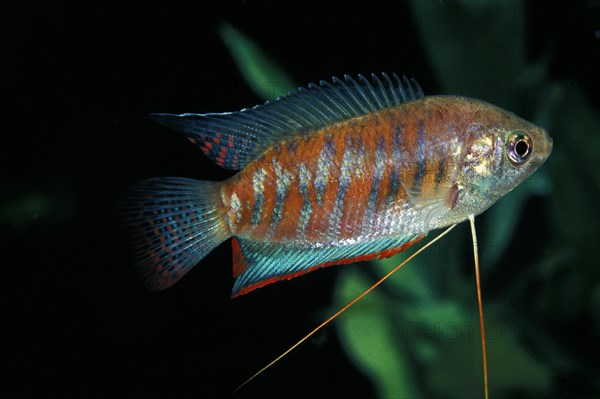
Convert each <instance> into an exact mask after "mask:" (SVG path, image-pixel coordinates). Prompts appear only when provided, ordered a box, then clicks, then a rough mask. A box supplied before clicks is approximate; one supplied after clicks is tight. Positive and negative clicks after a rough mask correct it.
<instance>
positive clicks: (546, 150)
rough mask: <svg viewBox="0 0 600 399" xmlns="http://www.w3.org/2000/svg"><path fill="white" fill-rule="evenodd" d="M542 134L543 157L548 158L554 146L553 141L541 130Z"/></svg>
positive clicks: (544, 130)
mask: <svg viewBox="0 0 600 399" xmlns="http://www.w3.org/2000/svg"><path fill="white" fill-rule="evenodd" d="M542 132H543V134H544V136H543V137H544V144H545V145H544V151H543V153H544V157H545V158H546V157H548V156H549V155H550V153H551V152H552V147H553V146H554V141H553V140H552V137H550V135H549V134H548V132H547V131H546V129H542Z"/></svg>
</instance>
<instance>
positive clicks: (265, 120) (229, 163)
mask: <svg viewBox="0 0 600 399" xmlns="http://www.w3.org/2000/svg"><path fill="white" fill-rule="evenodd" d="M392 78H393V79H392ZM392 78H390V77H389V76H388V75H386V74H382V75H381V78H380V77H378V76H376V75H372V79H371V81H369V80H368V79H367V78H365V77H363V76H359V79H358V81H355V80H354V79H352V78H350V77H348V76H345V77H344V79H337V78H333V80H332V82H331V83H328V82H324V81H322V82H320V83H319V85H309V86H308V88H306V89H299V90H298V91H297V92H295V93H291V94H289V95H288V96H286V97H283V98H281V99H278V100H276V101H274V102H267V103H265V104H264V105H262V106H257V107H254V108H251V109H244V110H241V111H239V112H229V113H222V114H203V115H200V114H181V115H172V114H154V115H152V118H153V119H155V120H157V121H158V122H160V123H163V124H165V125H167V126H170V127H172V128H174V129H176V130H178V131H179V132H181V133H183V134H184V135H185V136H186V137H187V138H188V139H189V140H190V141H191V142H192V143H194V144H195V145H197V146H198V147H199V148H200V149H201V150H202V152H203V153H204V154H205V155H206V156H207V157H209V158H210V159H212V160H213V161H214V162H215V163H217V164H218V165H219V166H222V167H224V168H228V169H233V170H239V173H238V174H236V175H234V176H233V177H232V178H230V179H228V180H226V181H224V182H206V181H204V182H203V181H196V180H192V179H184V178H158V179H151V180H149V181H147V182H145V183H143V184H141V185H140V186H139V187H137V188H135V189H133V190H132V192H131V194H130V195H129V197H128V198H126V199H125V200H124V201H123V207H124V210H125V211H126V214H127V218H126V220H127V223H128V226H129V227H130V229H131V230H132V233H133V234H132V236H133V241H134V248H135V249H136V256H137V268H138V269H139V270H140V271H141V272H142V276H143V278H144V280H145V282H146V284H147V285H148V287H149V288H151V289H154V290H161V289H164V288H167V287H169V286H171V285H172V284H174V283H175V282H176V281H177V280H179V279H180V278H181V277H182V276H183V275H185V274H186V273H187V272H188V271H189V270H190V269H191V268H192V267H193V266H194V265H195V264H197V263H198V262H199V261H200V260H201V259H202V258H203V257H204V256H206V255H207V254H208V253H209V252H210V251H211V250H212V249H214V248H215V247H217V246H218V245H220V244H221V243H222V242H223V241H225V240H227V239H229V238H232V248H233V260H234V265H233V274H234V277H235V278H236V280H235V283H234V287H233V290H232V296H237V295H241V294H245V293H247V292H250V291H252V290H253V289H256V288H259V287H262V286H264V285H267V284H269V283H272V282H274V281H278V280H282V279H289V278H292V277H295V276H299V275H301V274H304V273H307V272H310V271H312V270H315V269H318V268H320V267H324V266H329V265H333V264H342V263H349V262H354V261H358V260H365V259H372V258H374V257H386V256H391V255H393V254H394V253H397V252H399V251H402V250H404V249H405V248H407V247H409V246H410V245H412V244H413V243H415V242H416V241H418V240H419V239H421V238H423V237H424V236H425V235H426V234H427V233H428V232H429V231H430V230H433V229H437V228H443V227H447V226H449V225H451V224H455V223H460V222H462V221H465V220H467V218H469V217H470V216H474V215H478V214H479V213H481V212H483V211H484V210H486V209H487V208H489V207H490V206H491V205H492V204H493V203H494V202H495V201H496V200H498V199H499V198H500V197H501V196H503V195H504V194H506V193H508V192H509V191H510V190H512V189H513V188H514V187H516V186H517V185H518V184H519V183H520V182H522V181H523V180H524V179H525V178H526V177H527V176H529V175H530V174H531V173H533V171H535V169H536V168H537V167H539V166H540V165H541V164H542V163H543V162H544V161H545V160H546V158H547V157H548V156H549V154H550V151H551V150H552V139H551V138H550V137H549V136H548V134H547V133H546V132H545V131H544V130H543V129H541V128H539V127H537V126H535V125H533V124H531V123H529V122H527V121H525V120H523V119H521V118H519V117H518V116H516V115H514V114H512V113H510V112H507V111H504V110H502V109H500V108H498V107H495V106H493V105H491V104H488V103H485V102H483V101H479V100H474V99H468V98H464V97H456V96H430V97H425V96H424V95H423V93H422V91H421V89H420V88H419V87H418V85H417V83H416V82H415V81H414V80H413V81H409V80H408V79H406V78H404V80H401V79H400V78H399V77H398V76H396V75H393V76H392Z"/></svg>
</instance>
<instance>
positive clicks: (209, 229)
mask: <svg viewBox="0 0 600 399" xmlns="http://www.w3.org/2000/svg"><path fill="white" fill-rule="evenodd" d="M219 185H220V183H217V182H207V181H198V180H193V179H187V178H178V177H164V178H156V179H150V180H146V181H144V182H142V183H141V184H139V185H137V186H135V187H133V188H132V189H131V190H130V191H129V192H128V193H127V194H126V196H125V197H124V198H123V200H122V201H121V209H122V211H123V213H124V220H125V223H126V226H127V229H128V230H129V231H130V233H131V236H132V238H133V240H132V241H133V247H134V251H135V256H136V267H137V268H138V269H139V271H140V272H141V275H142V278H143V279H144V282H145V283H146V286H147V287H148V288H149V289H151V290H154V291H160V290H163V289H165V288H167V287H170V286H171V285H173V284H175V283H176V282H177V281H178V280H179V279H180V278H182V277H183V276H184V275H185V274H186V273H187V272H188V271H190V269H191V268H192V267H194V266H195V265H196V264H197V263H198V262H199V261H200V260H201V259H202V258H203V257H205V256H206V255H207V254H208V253H209V252H210V251H212V250H213V249H214V248H215V247H217V246H218V245H219V244H221V243H222V242H223V241H225V240H226V239H227V238H229V236H230V234H229V228H228V227H227V224H226V221H225V219H224V210H223V209H220V208H219V203H220V200H219V191H220V190H219Z"/></svg>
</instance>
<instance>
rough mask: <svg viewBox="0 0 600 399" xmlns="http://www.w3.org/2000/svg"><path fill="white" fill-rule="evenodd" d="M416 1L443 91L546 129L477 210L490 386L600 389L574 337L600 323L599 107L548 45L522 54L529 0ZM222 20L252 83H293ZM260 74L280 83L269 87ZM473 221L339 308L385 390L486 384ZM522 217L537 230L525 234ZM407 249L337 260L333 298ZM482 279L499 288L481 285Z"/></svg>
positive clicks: (496, 389) (475, 389) (345, 297)
mask: <svg viewBox="0 0 600 399" xmlns="http://www.w3.org/2000/svg"><path fill="white" fill-rule="evenodd" d="M411 10H412V17H413V19H414V21H415V23H416V26H417V28H418V30H419V33H420V40H421V42H422V44H423V46H424V47H425V50H426V53H427V55H428V57H429V61H430V63H431V65H432V67H433V70H434V71H435V73H436V77H437V79H438V82H439V84H440V86H441V91H442V93H446V94H459V95H466V96H470V97H476V98H480V99H483V100H486V101H489V102H491V103H494V104H497V105H499V106H501V107H503V108H505V109H509V110H511V111H513V112H515V113H517V114H518V115H520V116H522V117H524V118H526V119H528V120H531V121H532V122H534V123H536V124H538V125H540V126H543V127H545V128H546V129H547V130H548V131H549V132H550V135H551V136H552V137H553V138H554V152H553V154H552V155H551V156H550V159H549V161H548V162H547V164H546V165H544V166H543V167H542V168H541V169H540V170H539V171H537V172H536V173H535V174H534V175H533V176H532V177H530V178H529V179H528V180H526V181H525V182H523V183H522V184H521V185H520V186H519V187H517V188H516V189H515V190H514V191H513V192H511V193H510V194H509V195H507V196H505V197H504V198H502V199H501V200H499V201H498V203H497V204H495V205H494V206H493V207H492V208H491V209H490V210H488V211H487V212H486V213H485V215H484V216H483V217H480V218H479V222H477V224H478V227H479V230H480V232H479V240H480V242H479V245H480V255H481V264H482V278H483V281H482V283H483V290H484V293H483V295H484V309H485V312H486V326H487V333H488V367H489V378H490V396H491V397H506V396H509V395H511V396H512V395H518V396H519V397H552V396H555V397H558V396H560V397H562V396H568V397H573V396H582V395H583V396H586V395H589V394H590V393H591V392H596V393H598V392H600V387H599V383H598V382H597V379H596V378H595V377H596V376H597V375H600V370H599V367H598V365H597V362H596V361H595V360H594V359H593V358H592V355H591V354H590V353H589V351H586V350H583V351H582V350H581V349H580V348H581V346H580V341H579V340H580V339H581V340H587V341H588V342H590V343H591V342H594V341H597V340H598V338H599V335H600V334H599V331H600V312H598V309H600V278H599V277H600V276H599V274H600V268H599V266H598V265H600V260H599V259H598V251H597V250H596V248H595V244H596V243H598V242H600V237H599V236H600V227H599V220H598V210H597V204H598V203H599V200H600V174H598V173H597V171H598V170H600V165H599V162H600V161H599V157H598V155H599V154H600V148H599V147H600V142H599V140H600V137H599V136H598V126H599V125H600V115H599V114H598V112H597V110H593V109H591V108H590V107H589V106H588V105H587V104H586V102H585V99H584V97H583V95H582V93H581V92H580V90H578V89H577V88H576V87H573V86H572V85H570V84H569V83H567V82H552V81H550V80H549V79H548V77H547V73H546V71H547V66H548V65H547V64H548V63H547V60H548V59H550V57H549V54H545V56H543V57H542V59H541V60H538V61H537V62H535V63H532V62H531V61H530V60H528V58H527V57H526V40H525V34H526V29H525V13H524V5H523V2H520V1H515V2H499V1H480V2H476V1H471V0H462V1H456V2H438V1H418V2H417V1H415V2H412V3H411ZM220 33H221V36H222V38H223V40H224V41H225V42H226V44H227V46H228V47H229V49H230V51H231V53H232V55H233V57H234V59H235V60H236V62H237V63H238V66H239V68H240V70H241V71H242V74H243V75H244V77H245V78H246V80H247V81H248V83H249V84H250V86H251V87H252V88H253V89H254V90H255V92H256V93H257V94H258V95H260V96H262V97H263V98H265V99H272V98H274V97H276V96H277V95H280V94H283V93H284V92H287V91H288V89H289V88H290V86H291V85H293V82H292V80H291V79H290V78H289V77H288V76H287V75H286V74H285V73H284V72H282V70H281V69H280V68H279V67H277V66H276V65H275V64H274V63H273V62H272V61H270V60H269V59H268V58H267V57H266V56H265V55H264V54H263V53H262V52H261V51H260V49H259V48H258V47H257V46H256V45H255V44H254V43H252V42H251V41H250V40H249V39H247V38H246V37H245V36H243V35H242V34H241V33H239V32H238V31H236V30H235V29H234V28H232V27H231V26H228V25H224V26H222V27H221V29H220ZM547 53H548V52H547ZM343 72H344V71H340V73H343ZM399 72H402V71H399ZM257 82H263V83H262V84H257ZM265 87H271V88H273V87H275V88H285V90H282V91H279V92H277V93H275V95H273V94H274V93H273V91H272V90H268V91H265V90H264V88H265ZM591 171H595V172H596V173H592V172H591ZM532 199H535V201H533V202H532ZM531 203H535V204H537V205H538V208H536V212H537V213H536V212H533V215H529V214H527V213H526V210H528V209H530V208H529V207H528V204H531ZM540 206H541V207H542V209H541V210H539V211H537V209H539V207H540ZM467 227H468V226H466V227H465V226H463V227H462V228H458V229H455V232H454V233H453V234H450V235H449V236H448V237H445V238H444V240H442V242H441V243H439V244H435V245H434V246H432V247H431V248H430V249H429V250H427V252H426V253H425V254H422V255H420V256H419V257H417V259H415V260H413V261H412V262H411V263H410V265H408V266H406V267H404V268H403V269H401V270H400V271H399V272H398V273H397V275H396V276H394V278H393V279H390V281H387V282H386V284H384V285H383V286H381V287H379V288H378V289H377V290H376V291H375V292H373V293H371V294H370V295H369V296H367V297H366V298H364V299H363V300H362V301H360V302H359V303H358V304H357V305H355V306H354V307H353V308H352V309H350V310H349V311H348V312H347V313H345V314H344V316H343V317H341V318H340V319H338V320H337V330H338V332H339V337H340V341H341V343H342V345H343V347H344V348H345V350H346V351H347V353H348V355H349V357H350V358H351V359H352V361H353V362H354V363H355V364H356V366H357V367H358V368H359V369H361V370H362V371H363V372H364V373H365V375H367V376H368V377H369V378H370V379H371V381H372V382H373V384H374V387H375V389H376V391H377V393H378V395H379V397H386V398H387V397H411V398H416V397H449V396H451V397H479V396H481V395H482V390H483V375H482V368H481V343H480V340H479V325H478V316H477V307H476V294H475V281H474V273H473V272H470V273H466V272H465V270H466V265H472V263H473V261H472V252H471V249H470V247H469V246H467V245H466V244H467V243H469V242H470V234H469V232H468V229H467ZM520 229H526V231H528V232H533V233H532V234H533V235H536V236H540V237H542V238H543V240H538V239H532V240H530V241H531V242H526V241H523V237H522V235H521V236H520V237H521V238H520V240H519V239H518V238H517V236H518V235H517V232H518V231H519V230H520ZM408 252H410V251H408ZM405 256H407V254H401V255H400V256H399V257H396V258H393V259H391V260H385V261H381V262H378V264H376V265H374V266H373V267H363V268H358V269H351V270H346V271H345V272H344V273H340V277H339V280H338V284H337V289H336V295H335V298H334V301H333V304H332V309H331V312H332V313H333V311H335V310H337V309H338V308H340V307H341V306H343V305H345V304H346V303H347V302H349V301H350V300H351V299H353V298H354V297H356V296H357V295H359V294H360V293H361V292H362V291H364V290H365V289H366V288H367V287H368V286H370V285H371V284H372V283H373V282H374V281H375V280H376V279H377V278H379V277H381V276H382V275H383V274H384V273H385V272H386V271H387V270H389V269H390V268H391V267H393V266H395V265H397V264H398V263H399V262H400V260H399V258H402V257H405ZM515 263H518V267H515ZM507 271H509V272H510V273H511V274H510V275H508V276H506V273H507ZM498 279H500V280H503V282H502V283H498V282H496V281H497V280H498ZM487 287H498V288H496V289H490V290H489V291H490V292H489V295H486V288H487ZM582 321H585V322H583V324H582ZM579 327H585V328H581V329H578V328H579ZM573 329H576V331H577V332H576V333H573ZM590 345H593V344H590ZM572 381H573V382H572Z"/></svg>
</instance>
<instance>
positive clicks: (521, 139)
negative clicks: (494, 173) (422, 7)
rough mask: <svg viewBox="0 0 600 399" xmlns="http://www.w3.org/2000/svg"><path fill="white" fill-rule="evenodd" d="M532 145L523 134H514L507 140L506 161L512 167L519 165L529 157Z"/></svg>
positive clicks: (529, 139)
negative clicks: (508, 161)
mask: <svg viewBox="0 0 600 399" xmlns="http://www.w3.org/2000/svg"><path fill="white" fill-rule="evenodd" d="M532 149H533V143H532V142H531V138H529V136H528V135H526V134H525V133H523V132H514V133H512V134H511V135H510V137H509V139H508V159H509V160H510V162H511V163H512V164H513V165H521V164H522V163H523V162H525V161H527V159H528V158H529V156H530V155H531V150H532Z"/></svg>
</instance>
